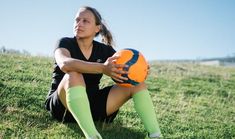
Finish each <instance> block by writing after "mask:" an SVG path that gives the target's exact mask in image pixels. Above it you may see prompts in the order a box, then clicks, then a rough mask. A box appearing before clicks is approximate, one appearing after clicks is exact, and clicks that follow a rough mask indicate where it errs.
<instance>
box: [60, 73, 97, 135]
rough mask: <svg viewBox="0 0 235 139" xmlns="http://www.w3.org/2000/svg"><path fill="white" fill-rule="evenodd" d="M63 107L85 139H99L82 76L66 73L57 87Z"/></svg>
mask: <svg viewBox="0 0 235 139" xmlns="http://www.w3.org/2000/svg"><path fill="white" fill-rule="evenodd" d="M58 95H59V98H60V100H61V102H62V103H63V105H64V106H65V107H66V108H67V109H68V110H69V111H70V112H71V114H72V115H73V117H74V119H75V120H76V121H77V123H78V124H79V126H80V128H81V129H82V131H83V133H84V134H85V136H86V138H101V136H100V134H99V133H98V131H97V130H96V128H95V125H94V122H93V119H92V115H91V110H90V105H89V101H88V97H87V93H86V88H85V83H84V79H83V76H82V74H79V73H77V72H70V73H67V74H66V75H65V76H64V78H63V79H62V81H61V83H60V85H59V87H58Z"/></svg>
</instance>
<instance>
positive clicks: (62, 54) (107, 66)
mask: <svg viewBox="0 0 235 139" xmlns="http://www.w3.org/2000/svg"><path fill="white" fill-rule="evenodd" d="M117 58H118V57H117V56H113V57H110V58H108V59H107V60H106V62H105V63H96V62H87V61H83V60H78V59H74V58H71V55H70V52H69V51H68V50H67V49H65V48H58V49H56V50H55V60H56V63H57V64H58V66H59V67H60V69H61V70H62V71H63V72H65V73H68V72H70V71H75V72H79V73H104V74H106V75H108V76H110V77H112V78H114V79H115V80H117V81H120V82H122V80H127V78H125V77H122V76H121V74H127V73H128V72H127V71H123V70H122V69H123V67H125V66H126V65H120V64H115V60H116V59H117Z"/></svg>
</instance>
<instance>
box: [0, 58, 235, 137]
mask: <svg viewBox="0 0 235 139" xmlns="http://www.w3.org/2000/svg"><path fill="white" fill-rule="evenodd" d="M0 63H1V64H0V73H1V76H0V97H1V100H0V113H1V114H0V138H32V139H35V138H56V139H57V138H82V137H83V134H82V132H81V130H80V129H79V127H78V126H77V124H73V123H69V124H68V123H66V124H62V123H58V122H57V121H55V120H53V119H51V117H50V115H49V114H48V113H47V112H46V111H45V109H44V100H45V97H46V94H47V91H48V89H49V87H50V82H51V71H52V68H53V64H52V63H53V61H52V59H51V58H46V57H32V56H22V55H15V54H0ZM146 82H147V84H148V86H149V90H150V91H151V92H152V93H151V96H152V99H153V103H154V105H155V106H156V112H157V117H158V121H159V123H160V126H161V130H162V133H163V135H164V138H179V139H195V138H196V139H197V138H206V139H208V138H209V139H232V138H235V108H234V106H235V68H229V67H221V66H218V67H212V66H203V65H197V64H192V63H187V62H185V63H177V62H155V63H152V64H151V73H150V75H149V78H148V79H147V81H146ZM111 83H113V82H112V81H111V80H110V79H109V78H107V77H106V76H105V77H104V78H103V83H102V84H101V87H102V86H105V85H107V84H111ZM96 124H97V127H98V130H99V131H100V133H101V134H102V135H103V137H104V139H126V138H128V139H143V138H144V137H145V136H146V133H145V131H144V127H143V125H142V124H141V122H140V119H139V117H138V115H137V114H136V112H135V111H134V108H133V103H132V100H130V101H129V102H128V103H126V104H125V105H124V106H123V107H122V108H121V110H120V112H119V114H118V117H117V119H115V121H114V123H113V124H111V125H104V124H101V123H96Z"/></svg>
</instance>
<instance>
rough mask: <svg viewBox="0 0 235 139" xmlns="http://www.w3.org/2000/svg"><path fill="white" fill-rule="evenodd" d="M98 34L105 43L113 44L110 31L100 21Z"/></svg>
mask: <svg viewBox="0 0 235 139" xmlns="http://www.w3.org/2000/svg"><path fill="white" fill-rule="evenodd" d="M100 35H101V38H102V42H103V43H105V44H106V45H110V46H113V45H114V44H113V36H112V34H111V32H110V31H109V30H108V29H107V27H106V25H105V24H104V23H101V30H100Z"/></svg>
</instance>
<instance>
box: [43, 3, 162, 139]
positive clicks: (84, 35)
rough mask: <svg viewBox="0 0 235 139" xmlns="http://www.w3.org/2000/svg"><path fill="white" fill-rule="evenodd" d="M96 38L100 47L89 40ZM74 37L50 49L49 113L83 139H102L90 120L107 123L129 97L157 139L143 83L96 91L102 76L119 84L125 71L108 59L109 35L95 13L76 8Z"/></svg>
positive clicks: (149, 131) (89, 8) (112, 50)
mask: <svg viewBox="0 0 235 139" xmlns="http://www.w3.org/2000/svg"><path fill="white" fill-rule="evenodd" d="M99 34H100V35H101V37H102V41H103V42H104V43H100V42H97V41H94V37H96V36H97V35H99ZM74 36H75V37H73V38H62V39H60V40H59V42H58V44H57V46H56V49H55V51H54V57H55V68H54V71H53V81H52V85H51V90H50V91H49V94H48V96H47V100H46V102H45V106H46V109H47V110H48V111H50V112H51V115H52V116H53V117H54V118H56V119H57V120H59V121H63V122H72V121H76V122H77V123H78V125H79V126H80V128H81V129H82V131H83V133H84V134H85V136H86V138H92V139H93V138H94V139H101V138H102V137H101V135H100V134H99V132H98V131H97V130H96V127H95V125H94V122H93V120H94V121H104V122H112V121H113V119H114V118H115V117H116V115H117V112H118V110H119V108H120V107H121V106H122V105H123V104H124V103H125V102H126V101H128V100H129V99H130V98H133V100H134V105H135V109H136V111H137V112H138V114H139V116H140V118H141V119H142V122H143V123H144V126H145V128H146V130H147V131H148V135H149V137H159V136H160V135H161V133H160V129H159V126H158V123H157V120H156V115H155V112H154V107H153V104H152V101H151V99H150V96H149V92H148V90H147V88H146V85H145V83H140V84H139V85H137V86H136V87H133V88H125V87H121V86H117V85H113V86H108V87H105V88H104V89H99V83H100V79H101V77H102V75H103V74H106V75H108V76H110V77H112V78H113V79H115V80H117V81H120V82H123V80H127V78H125V77H122V76H120V74H128V72H127V71H123V70H120V69H122V68H123V67H125V66H126V65H118V64H115V59H117V58H118V56H113V54H114V53H115V50H114V49H113V48H112V47H111V46H112V43H113V40H112V35H111V33H110V32H109V30H108V29H107V28H106V26H105V25H104V24H103V22H102V18H101V16H100V14H99V13H98V11H97V10H96V9H94V8H92V7H82V8H80V10H79V11H78V13H77V14H76V17H75V22H74Z"/></svg>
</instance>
